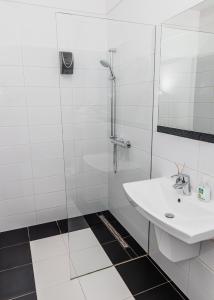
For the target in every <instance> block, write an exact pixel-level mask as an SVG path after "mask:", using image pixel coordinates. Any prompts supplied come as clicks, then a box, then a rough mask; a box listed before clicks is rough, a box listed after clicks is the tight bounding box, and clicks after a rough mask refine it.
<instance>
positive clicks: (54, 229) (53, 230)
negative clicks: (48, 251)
mask: <svg viewBox="0 0 214 300" xmlns="http://www.w3.org/2000/svg"><path fill="white" fill-rule="evenodd" d="M29 234H30V240H31V241H34V240H39V239H43V238H47V237H50V236H53V235H58V234H60V231H59V228H58V226H57V223H56V222H50V223H44V224H40V225H35V226H31V227H29Z"/></svg>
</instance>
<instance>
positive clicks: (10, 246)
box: [0, 241, 29, 251]
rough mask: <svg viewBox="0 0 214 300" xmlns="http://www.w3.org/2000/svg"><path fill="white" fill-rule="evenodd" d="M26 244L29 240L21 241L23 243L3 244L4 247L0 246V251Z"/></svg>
mask: <svg viewBox="0 0 214 300" xmlns="http://www.w3.org/2000/svg"><path fill="white" fill-rule="evenodd" d="M28 244H29V241H28V242H23V243H17V244H13V245H9V246H4V247H1V248H0V251H1V250H3V249H7V248H12V247H17V246H21V245H28Z"/></svg>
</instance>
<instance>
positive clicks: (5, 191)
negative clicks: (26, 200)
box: [0, 179, 34, 201]
mask: <svg viewBox="0 0 214 300" xmlns="http://www.w3.org/2000/svg"><path fill="white" fill-rule="evenodd" d="M11 186H12V187H13V188H11ZM0 191H1V192H0V201H2V200H6V199H10V198H19V197H25V196H31V195H33V194H34V189H33V180H32V179H26V180H16V181H9V180H6V179H5V180H2V181H1V184H0Z"/></svg>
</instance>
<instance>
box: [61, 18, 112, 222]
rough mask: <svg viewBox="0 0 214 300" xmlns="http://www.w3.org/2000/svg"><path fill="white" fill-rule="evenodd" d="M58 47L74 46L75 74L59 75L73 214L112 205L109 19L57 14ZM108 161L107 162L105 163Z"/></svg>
mask: <svg viewBox="0 0 214 300" xmlns="http://www.w3.org/2000/svg"><path fill="white" fill-rule="evenodd" d="M57 30H58V49H59V51H63V50H64V51H65V50H67V51H72V52H73V54H74V63H75V69H74V74H73V75H72V76H66V75H64V76H60V87H61V101H62V122H63V142H64V150H65V169H66V183H67V184H66V190H67V196H68V202H69V216H70V217H74V216H76V215H82V214H88V213H92V212H95V211H100V210H105V209H107V207H108V192H107V191H108V188H107V187H108V169H104V170H102V169H101V168H100V163H99V156H102V157H103V158H104V159H105V160H107V159H108V148H107V127H108V125H107V104H108V73H107V71H106V69H104V68H103V67H102V66H101V65H100V63H99V61H100V60H101V59H106V50H107V48H106V21H105V20H100V19H92V18H86V17H78V16H72V15H65V14H58V15H57ZM106 165H107V162H106Z"/></svg>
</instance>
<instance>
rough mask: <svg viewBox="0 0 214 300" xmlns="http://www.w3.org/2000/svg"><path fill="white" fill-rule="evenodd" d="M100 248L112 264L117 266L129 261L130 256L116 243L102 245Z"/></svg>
mask: <svg viewBox="0 0 214 300" xmlns="http://www.w3.org/2000/svg"><path fill="white" fill-rule="evenodd" d="M102 247H103V249H104V250H105V252H106V253H107V255H108V257H109V258H110V260H111V261H112V263H113V264H118V263H121V262H124V261H128V260H129V259H130V256H129V255H128V254H127V252H126V251H125V250H124V249H123V248H122V246H121V245H120V244H119V243H118V241H114V242H111V243H107V244H104V245H102Z"/></svg>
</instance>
